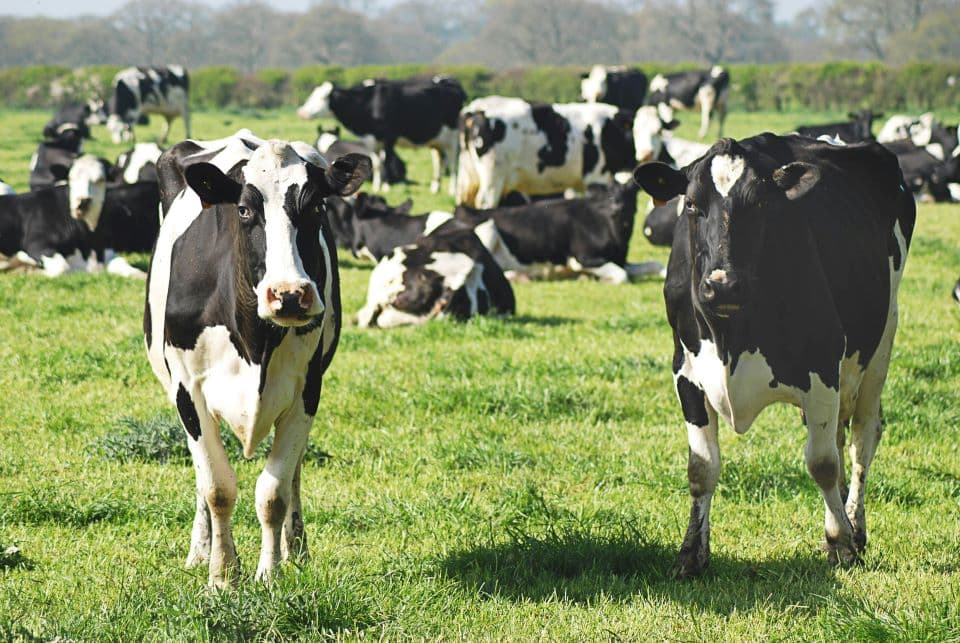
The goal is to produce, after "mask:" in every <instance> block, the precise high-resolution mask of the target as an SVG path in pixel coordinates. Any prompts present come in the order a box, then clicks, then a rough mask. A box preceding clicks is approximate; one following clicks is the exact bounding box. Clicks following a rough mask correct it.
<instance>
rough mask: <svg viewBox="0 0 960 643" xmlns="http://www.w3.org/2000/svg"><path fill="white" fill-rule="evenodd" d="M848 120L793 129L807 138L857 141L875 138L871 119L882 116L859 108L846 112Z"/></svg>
mask: <svg viewBox="0 0 960 643" xmlns="http://www.w3.org/2000/svg"><path fill="white" fill-rule="evenodd" d="M847 118H849V119H850V120H849V121H847V122H844V123H824V124H823V125H801V126H799V127H797V129H796V130H795V133H796V134H799V135H800V136H806V137H808V138H819V137H821V136H830V137H833V138H837V139H840V140H841V141H843V142H844V143H858V142H863V141H873V140H876V139H875V138H874V137H873V131H872V128H873V120H874V119H875V118H883V112H873V111H871V110H869V109H861V110H860V111H858V112H850V113H849V114H847Z"/></svg>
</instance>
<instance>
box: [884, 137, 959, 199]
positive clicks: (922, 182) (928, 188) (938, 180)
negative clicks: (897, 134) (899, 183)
mask: <svg viewBox="0 0 960 643" xmlns="http://www.w3.org/2000/svg"><path fill="white" fill-rule="evenodd" d="M883 146H884V147H885V148H887V149H888V150H889V151H890V152H892V153H894V154H896V156H897V161H898V162H899V164H900V169H901V171H902V172H903V179H904V182H905V183H906V185H907V187H909V188H910V190H911V191H912V192H913V193H914V194H915V195H916V196H917V197H918V198H921V199H933V200H934V201H937V202H947V201H955V200H957V195H954V194H953V192H954V191H955V190H954V188H953V185H952V184H956V183H958V182H960V158H957V157H951V158H948V159H946V160H941V159H940V158H938V157H937V156H934V154H932V153H931V152H930V146H929V145H928V146H926V147H917V146H916V145H914V144H913V141H911V140H910V139H903V140H898V141H893V142H890V143H884V144H883ZM935 149H942V148H939V147H938V148H935Z"/></svg>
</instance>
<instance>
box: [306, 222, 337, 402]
mask: <svg viewBox="0 0 960 643" xmlns="http://www.w3.org/2000/svg"><path fill="white" fill-rule="evenodd" d="M320 238H321V239H322V243H323V248H322V251H323V252H325V253H327V254H328V255H329V257H330V274H329V275H327V276H326V278H328V279H329V280H330V301H325V302H324V304H325V305H326V310H325V311H324V314H323V315H322V316H321V318H322V319H323V320H324V330H323V331H321V334H320V342H319V344H318V345H317V350H316V352H314V354H313V357H312V358H311V359H310V364H309V366H307V375H306V378H305V380H304V383H303V410H304V412H305V413H306V414H307V415H310V416H314V415H316V414H317V407H318V406H319V404H320V389H321V388H322V386H321V385H322V382H323V374H324V373H326V372H327V368H329V367H330V362H331V361H333V355H334V353H336V352H337V345H338V344H339V343H340V327H341V325H342V314H341V310H340V269H339V266H338V263H337V253H336V250H335V249H334V248H335V247H336V246H335V241H334V238H333V232H332V231H331V230H330V225H329V222H328V221H327V218H326V217H323V218H322V219H321V221H320ZM320 260H321V261H322V260H323V258H322V257H321V258H320ZM317 286H318V287H319V288H320V293H319V294H320V296H321V297H323V281H317ZM318 319H320V318H318ZM329 327H332V329H333V330H332V332H333V339H332V340H331V342H330V346H329V348H327V350H326V351H324V349H323V335H324V334H326V329H327V328H329Z"/></svg>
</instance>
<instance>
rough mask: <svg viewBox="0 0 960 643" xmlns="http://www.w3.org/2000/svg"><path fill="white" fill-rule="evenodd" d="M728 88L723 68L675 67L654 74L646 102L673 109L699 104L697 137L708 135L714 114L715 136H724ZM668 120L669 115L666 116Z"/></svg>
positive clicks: (726, 74) (728, 79)
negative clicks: (669, 72) (686, 69)
mask: <svg viewBox="0 0 960 643" xmlns="http://www.w3.org/2000/svg"><path fill="white" fill-rule="evenodd" d="M729 90H730V74H729V73H728V72H727V70H726V69H724V68H723V67H719V66H716V65H715V66H713V67H712V68H710V69H694V70H690V71H678V72H676V73H673V74H666V75H664V74H657V75H656V76H654V77H653V80H651V81H650V93H649V94H648V95H647V101H646V104H647V105H653V106H654V107H656V106H659V105H665V106H667V107H672V108H674V109H696V108H697V107H699V108H700V132H699V136H700V138H703V137H704V136H706V135H707V128H708V127H709V126H710V118H711V117H712V116H713V115H714V114H716V115H717V125H718V129H717V136H718V137H719V136H723V121H724V120H726V118H727V94H728V92H729ZM666 120H669V119H666Z"/></svg>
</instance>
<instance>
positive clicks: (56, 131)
mask: <svg viewBox="0 0 960 643" xmlns="http://www.w3.org/2000/svg"><path fill="white" fill-rule="evenodd" d="M91 110H92V108H91V104H90V103H85V104H80V103H67V104H66V105H62V106H61V107H59V108H57V111H56V112H55V113H54V115H53V116H52V117H51V118H50V120H49V121H47V124H46V125H44V126H43V138H44V139H46V140H55V139H57V138H59V137H60V135H61V133H63V132H64V131H67V130H76V132H77V133H78V134H79V136H80V137H81V138H85V139H89V138H91V137H90V125H94V124H97V123H99V122H100V120H99V116H98V115H97V114H94V113H93V112H92V111H91ZM102 111H103V108H102V105H101V106H100V113H102Z"/></svg>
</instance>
